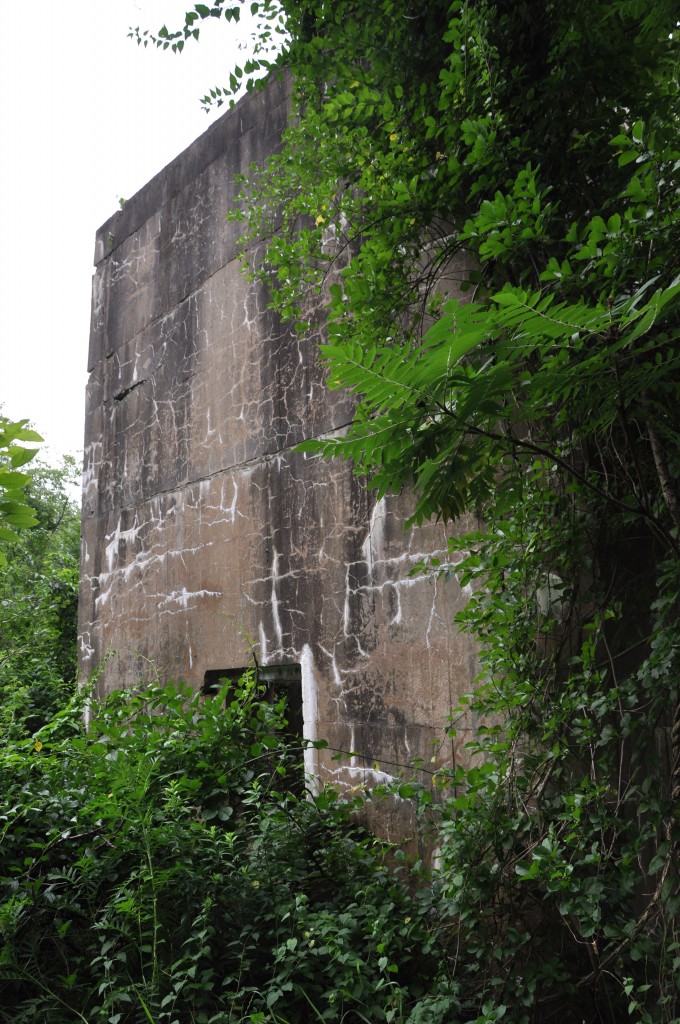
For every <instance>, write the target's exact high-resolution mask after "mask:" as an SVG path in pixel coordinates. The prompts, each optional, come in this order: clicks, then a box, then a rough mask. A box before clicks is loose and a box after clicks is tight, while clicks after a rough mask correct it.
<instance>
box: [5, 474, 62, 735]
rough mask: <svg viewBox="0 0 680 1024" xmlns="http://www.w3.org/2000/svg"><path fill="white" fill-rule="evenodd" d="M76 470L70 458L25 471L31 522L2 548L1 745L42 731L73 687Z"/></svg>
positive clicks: (26, 493)
mask: <svg viewBox="0 0 680 1024" xmlns="http://www.w3.org/2000/svg"><path fill="white" fill-rule="evenodd" d="M78 476H79V474H78V473H77V470H76V466H75V462H74V460H73V459H71V458H67V459H66V460H65V462H64V465H63V466H62V467H61V468H48V467H46V466H42V465H38V466H36V467H35V468H34V469H33V471H32V473H31V474H30V476H29V475H28V474H26V483H25V485H24V496H25V500H26V502H28V503H29V505H30V514H31V517H32V526H31V528H30V529H27V530H23V529H22V530H21V532H20V533H19V534H18V535H16V536H15V537H14V539H13V541H12V543H10V544H8V545H7V546H6V548H5V563H4V564H3V565H2V566H1V567H0V611H1V614H0V743H2V742H4V741H5V740H6V739H8V738H10V737H12V738H19V737H21V736H27V735H29V736H30V735H31V733H33V732H35V731H36V730H37V729H40V728H41V726H43V725H44V724H45V723H46V722H47V721H49V719H50V718H51V717H52V715H53V714H55V713H56V712H57V711H58V710H59V709H60V708H61V707H63V706H64V704H65V703H66V702H67V701H68V698H69V696H70V695H71V693H72V692H73V688H74V686H75V681H76V633H77V616H78V562H79V554H80V515H79V512H78V509H77V507H76V505H75V502H74V501H73V499H72V497H71V493H70V491H71V488H72V487H73V485H74V483H75V482H76V479H77V477H78Z"/></svg>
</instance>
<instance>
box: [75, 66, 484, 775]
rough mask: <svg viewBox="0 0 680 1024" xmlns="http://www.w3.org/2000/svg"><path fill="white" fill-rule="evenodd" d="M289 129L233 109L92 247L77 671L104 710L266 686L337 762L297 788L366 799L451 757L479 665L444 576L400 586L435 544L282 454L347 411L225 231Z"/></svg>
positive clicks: (350, 484)
mask: <svg viewBox="0 0 680 1024" xmlns="http://www.w3.org/2000/svg"><path fill="white" fill-rule="evenodd" d="M287 116H288V85H287V82H286V80H285V79H283V80H275V81H272V82H271V83H270V85H269V86H268V88H267V89H266V90H264V91H261V92H257V93H255V94H251V95H249V96H247V97H245V98H244V99H243V100H241V101H240V102H239V103H238V104H237V105H236V106H235V107H234V108H233V109H232V110H230V111H229V112H228V113H226V114H225V115H224V116H223V117H222V118H221V120H219V121H217V122H216V123H215V124H213V126H212V127H211V128H210V129H209V130H208V131H207V132H206V133H205V134H204V135H202V136H201V137H200V138H199V139H197V140H196V142H195V143H194V144H193V145H192V146H190V147H189V149H187V150H186V151H185V152H184V153H182V154H181V155H180V156H179V157H178V158H177V159H176V160H174V161H173V162H172V163H171V164H169V165H168V166H167V167H165V168H164V169H163V170H162V171H161V172H160V174H158V175H157V176H156V177H155V178H154V179H153V180H152V181H151V182H149V183H148V185H146V186H145V187H144V188H143V189H142V190H141V191H140V192H139V193H138V194H137V195H136V196H134V197H133V198H132V199H131V200H129V201H128V202H127V203H126V204H125V206H124V208H123V209H122V210H121V211H119V212H117V213H116V214H115V215H114V216H113V217H112V218H111V219H110V220H109V221H108V222H107V223H106V224H105V225H104V226H103V227H102V228H101V229H100V231H99V232H98V234H97V239H96V253H95V263H96V274H95V277H94V284H93V301H92V329H91V340H90V353H89V372H90V379H89V384H88V389H87V417H86V428H85V434H86V436H85V467H84V484H83V557H82V575H81V595H80V596H81V600H80V669H81V675H82V677H83V678H87V677H89V676H90V675H92V673H93V672H95V671H96V672H97V673H98V675H97V680H98V681H97V686H98V687H99V689H100V691H101V692H105V691H107V690H109V689H111V688H112V687H119V686H135V685H138V684H139V683H140V682H144V681H148V680H149V679H162V680H167V679H170V678H172V679H176V680H178V679H183V680H187V681H189V682H190V683H191V684H192V685H193V686H195V687H197V688H200V687H203V686H205V685H207V683H209V682H210V680H213V679H214V678H217V677H218V676H219V675H220V674H221V673H224V672H227V671H228V672H230V673H232V674H233V673H234V672H236V671H237V670H238V669H241V668H245V667H247V666H248V665H251V664H256V665H257V666H259V668H260V669H261V670H262V671H263V673H264V675H265V676H267V671H266V670H269V676H268V678H274V677H276V672H278V673H279V675H278V678H279V680H280V681H282V683H283V684H285V685H288V686H289V687H290V688H291V690H290V692H291V699H292V700H296V699H299V701H300V704H301V707H300V709H299V713H300V728H301V729H302V730H303V731H304V733H305V735H307V736H308V737H311V738H325V739H326V740H328V742H329V744H330V746H331V747H332V748H338V749H342V750H346V751H352V752H354V755H355V756H352V757H350V758H347V759H344V760H343V761H333V760H331V757H330V754H329V753H328V752H323V751H318V752H314V753H313V754H312V753H310V754H309V755H308V764H307V767H308V769H309V771H310V772H314V773H317V772H320V773H321V774H325V775H326V776H330V775H334V776H336V777H341V778H342V779H343V780H344V781H345V782H347V783H350V784H351V783H364V782H370V781H375V780H376V779H381V778H384V777H386V776H387V775H390V774H393V773H394V772H395V770H396V769H397V767H398V766H399V765H402V764H406V763H408V762H410V761H412V760H413V759H414V758H422V759H423V760H424V762H425V763H426V764H428V765H430V764H431V763H432V761H431V759H432V758H433V756H434V757H436V758H437V759H438V760H446V761H450V760H451V758H452V757H454V756H456V754H457V751H455V750H454V749H453V747H452V741H451V740H450V739H449V740H444V735H445V726H446V722H447V718H448V716H449V713H450V710H451V708H452V706H453V705H454V704H455V702H456V700H457V698H458V696H459V695H460V693H462V692H463V691H464V690H465V689H467V687H468V685H469V682H470V679H471V675H472V673H473V669H474V652H473V650H472V648H471V645H470V641H469V640H467V639H466V638H465V637H461V636H460V635H458V634H457V632H456V631H455V629H454V628H452V626H451V623H452V620H453V617H454V615H455V613H456V610H457V609H458V608H459V607H460V604H461V602H462V601H463V600H464V595H463V594H462V593H461V591H460V588H459V586H458V583H457V582H456V579H455V577H454V576H451V577H450V578H447V579H445V578H443V577H439V578H438V577H436V576H433V575H430V576H426V575H422V574H419V575H410V572H411V570H412V569H413V567H414V566H415V565H416V564H417V563H419V562H421V561H422V560H423V559H425V558H426V557H427V556H428V555H429V554H437V555H439V556H443V555H445V552H446V538H447V531H446V530H445V528H444V527H443V526H441V525H428V526H426V527H423V528H419V529H418V528H416V529H410V530H407V531H404V526H403V523H404V521H405V519H406V518H407V517H408V514H409V510H410V503H409V498H408V496H407V495H406V496H401V497H399V498H394V497H388V498H386V499H382V500H377V499H376V497H375V495H374V494H372V493H371V492H370V491H369V490H367V488H366V487H365V486H364V484H363V483H362V481H361V480H359V479H358V478H357V477H356V476H354V475H353V474H352V471H351V467H350V466H349V465H347V464H345V463H328V462H325V461H323V460H322V459H320V458H318V457H310V456H306V455H303V454H301V453H298V452H296V451H295V450H294V449H295V446H296V445H297V444H298V443H299V442H300V441H302V440H304V439H306V438H309V437H318V436H325V435H329V434H332V433H334V432H337V431H341V430H342V429H343V426H344V425H345V424H347V422H348V420H349V419H350V417H351V414H352V407H351V403H350V401H349V399H348V398H347V397H346V396H342V395H339V394H338V393H337V392H335V393H329V392H328V391H327V390H326V388H325V387H324V372H323V367H322V366H321V365H320V362H319V358H318V353H317V346H316V341H315V340H311V341H310V340H302V339H300V338H299V337H298V336H297V335H296V334H295V333H294V332H291V331H290V330H289V329H288V328H287V327H285V326H283V325H282V324H281V323H280V322H279V320H278V319H277V317H276V316H275V315H274V314H273V313H272V312H271V311H270V310H268V308H267V295H266V294H265V292H264V289H263V286H262V285H260V284H258V285H254V284H252V283H249V282H248V281H247V279H246V277H245V276H244V274H243V272H242V269H241V265H240V261H239V259H238V256H237V247H238V236H239V227H238V225H237V224H234V223H231V222H229V221H228V220H227V214H228V212H229V210H230V209H233V206H234V203H235V201H236V194H237V191H238V184H237V182H236V181H235V176H236V175H237V174H239V173H242V172H245V171H247V170H248V168H249V166H250V165H251V163H252V162H255V163H261V162H262V161H264V160H266V158H267V155H268V154H269V153H271V152H272V151H273V150H274V148H275V147H276V146H277V145H278V143H279V141H280V137H281V132H282V130H283V128H284V126H285V124H286V120H287ZM296 685H298V686H299V698H296V696H295V686H296ZM464 740H465V734H464V733H463V734H460V739H459V740H456V742H464ZM442 741H444V742H443V746H440V745H439V744H441V742H442ZM359 755H360V756H359ZM435 763H436V762H435Z"/></svg>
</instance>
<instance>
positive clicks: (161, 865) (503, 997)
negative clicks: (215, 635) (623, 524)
mask: <svg viewBox="0 0 680 1024" xmlns="http://www.w3.org/2000/svg"><path fill="white" fill-rule="evenodd" d="M478 613H479V609H477V612H474V613H472V614H473V617H474V615H475V614H478ZM592 639H593V644H594V643H595V639H596V638H594V637H593V638H592ZM592 649H594V648H593V645H591V647H590V650H592ZM654 667H655V666H654V664H653V663H652V662H650V664H649V665H648V666H647V667H646V669H645V671H644V672H641V673H640V677H639V683H638V687H639V691H640V692H639V693H638V694H633V692H632V686H628V687H626V688H624V689H623V691H622V692H621V693H620V694H618V695H614V696H606V695H605V696H603V695H602V694H601V693H600V691H599V687H598V682H599V677H598V675H597V671H596V670H595V668H594V666H593V664H592V662H591V661H590V660H589V650H588V649H586V650H584V652H583V653H582V656H581V658H580V660H579V676H580V678H581V679H582V680H584V679H586V678H590V680H591V683H592V691H593V695H594V697H595V694H597V695H598V696H597V704H596V706H597V707H598V708H599V709H600V711H599V716H600V718H599V721H598V718H597V715H596V714H595V713H594V712H593V709H592V706H591V708H589V709H586V708H585V707H584V706H582V704H581V701H582V698H581V697H579V698H578V700H576V704H577V706H574V701H575V699H576V697H575V695H576V694H577V692H578V693H583V690H584V686H583V685H581V687H580V689H578V688H577V687H576V685H575V684H572V686H571V687H569V688H567V689H566V690H565V693H564V698H563V700H564V705H565V711H566V712H567V713H568V716H569V717H570V718H571V719H572V720H573V730H572V734H571V736H567V735H565V728H564V724H563V723H562V724H560V723H558V722H549V721H541V720H540V718H539V716H538V715H536V716H534V714H533V712H534V710H535V709H534V707H533V706H532V702H531V700H529V699H525V700H520V699H519V698H518V689H517V686H516V682H515V683H513V682H511V681H508V682H507V683H505V684H504V686H503V688H494V689H489V688H488V689H486V690H484V691H480V692H479V693H478V694H477V696H476V697H475V698H474V699H473V703H474V705H475V707H476V708H478V709H479V710H481V711H482V713H484V714H488V713H489V711H490V710H491V709H492V708H493V706H494V704H498V703H500V704H501V706H503V707H504V706H505V703H506V702H507V699H508V696H509V694H512V695H513V699H514V701H515V703H516V704H517V705H521V708H520V710H519V711H518V718H517V719H516V720H515V719H513V720H512V722H511V725H510V727H508V728H506V729H504V730H503V731H502V732H501V731H500V730H499V729H496V728H493V727H490V728H489V730H488V732H487V734H486V736H484V734H482V738H481V740H480V745H481V747H482V748H483V749H484V755H485V760H484V761H483V762H482V763H480V764H479V765H478V767H476V768H471V769H468V770H467V771H463V770H462V769H460V770H458V771H453V772H452V773H450V774H445V775H444V776H442V777H440V778H439V779H438V780H435V781H434V789H420V790H418V789H417V788H416V787H415V786H410V785H408V784H404V783H403V782H402V783H400V784H399V785H398V786H397V787H396V792H397V793H399V794H400V795H399V796H397V795H395V793H392V794H391V795H389V794H388V793H385V794H384V797H383V798H387V799H408V800H415V801H416V802H417V805H418V807H419V809H420V812H421V820H422V836H423V837H427V838H428V839H429V841H430V842H433V843H435V844H436V847H437V854H438V862H439V863H438V867H437V868H436V869H435V870H434V871H433V873H432V875H431V876H429V877H428V876H426V875H425V873H424V871H423V869H422V865H421V866H420V867H419V868H418V865H415V866H414V865H410V866H409V865H408V864H407V862H406V860H405V858H404V857H403V856H402V855H401V854H400V852H399V851H398V850H396V849H390V848H389V847H388V846H386V844H384V843H383V842H381V841H380V840H378V839H376V838H375V837H373V836H371V835H370V834H368V833H367V832H366V831H365V829H363V828H362V827H361V826H360V825H359V824H358V823H357V817H356V815H357V812H359V811H360V805H361V803H362V800H363V799H370V798H371V797H370V795H369V794H364V796H363V797H362V799H359V798H356V799H354V800H353V801H351V802H350V803H343V802H342V801H341V800H340V799H339V798H338V796H337V794H336V793H334V792H333V790H324V791H323V792H321V793H320V794H318V795H316V796H315V797H311V796H296V795H294V793H295V790H299V780H300V756H301V751H300V749H299V748H294V747H292V746H291V745H290V743H291V741H290V739H289V738H286V731H285V708H284V706H283V703H279V704H277V705H271V704H270V703H268V702H267V701H266V700H264V699H263V698H262V697H260V695H259V693H258V689H257V686H256V684H255V682H254V681H253V679H249V678H246V679H244V680H243V681H242V682H241V684H240V685H239V687H238V688H236V689H232V690H229V689H228V688H225V689H224V690H223V691H222V692H221V693H220V694H219V695H217V696H215V697H208V698H203V697H200V696H197V695H195V694H192V693H190V692H189V691H188V690H186V689H183V688H182V687H175V686H168V687H165V688H159V687H150V688H149V689H147V690H145V691H144V692H142V693H139V694H138V695H132V694H130V693H129V692H124V691H123V692H119V693H114V694H112V695H111V696H110V697H107V698H106V699H105V700H103V701H101V702H100V703H99V704H93V705H92V706H91V708H90V715H91V721H90V726H89V730H88V731H87V732H86V731H85V730H84V728H83V724H82V712H83V704H84V698H81V699H78V700H76V699H74V700H73V701H72V702H71V704H70V705H69V706H68V707H67V708H66V709H65V710H63V711H62V712H61V713H59V714H58V715H56V716H55V718H54V719H53V721H52V722H51V723H50V724H49V725H47V726H45V727H44V728H43V729H42V730H40V731H39V732H38V733H36V735H35V737H33V738H32V739H31V740H22V741H15V742H12V743H8V744H7V745H6V746H5V747H4V749H3V751H2V753H1V754H0V787H1V789H2V792H3V795H4V798H5V807H4V809H3V811H2V813H1V814H0V936H1V942H2V945H1V952H0V1020H2V1021H6V1022H12V1024H15V1022H16V1024H24V1022H25V1024H28V1022H29V1021H30V1022H31V1024H34V1022H35V1021H49V1022H50V1024H67V1022H68V1024H70V1022H71V1021H74V1020H79V1021H83V1022H88V1024H143V1022H146V1024H149V1022H153V1024H174V1022H177V1024H188V1022H195V1024H293V1022H295V1024H308V1022H309V1024H311V1022H317V1021H327V1022H338V1024H340V1022H346V1024H359V1022H369V1024H379V1022H382V1021H385V1022H397V1024H405V1022H409V1024H490V1022H493V1021H498V1020H501V1019H504V1020H511V1021H513V1022H518V1024H520V1022H528V1021H534V1020H550V1019H553V1018H555V1017H556V1018H558V1019H559V1020H561V1021H566V1022H570V1024H571V1022H573V1024H577V1022H578V1024H582V1022H584V1021H587V1022H591V1021H592V1022H596V1021H612V1022H614V1021H620V1020H623V1019H629V1020H632V1021H635V1022H640V1024H641V1022H652V1021H670V1020H674V1019H676V1018H677V1011H676V1007H677V988H676V986H677V976H678V971H677V965H678V957H679V955H680V954H679V951H678V948H677V944H676V943H674V938H673V935H674V932H673V928H674V924H673V922H674V920H675V918H676V917H677V898H678V897H677V888H676V887H675V885H672V886H670V887H669V885H667V882H668V881H670V877H671V876H670V868H669V855H668V847H666V854H664V852H663V850H661V849H659V847H658V843H657V840H658V839H659V835H658V833H659V830H663V822H664V814H665V809H666V808H665V804H664V800H663V798H662V796H661V794H660V792H659V789H660V787H659V786H657V785H655V784H654V782H653V780H651V779H650V775H649V772H648V771H647V772H646V773H645V771H644V770H641V771H640V773H639V774H637V775H636V770H637V768H636V765H635V761H634V758H631V760H630V765H629V766H627V767H626V769H625V771H626V780H627V781H626V784H625V788H624V789H622V790H620V791H619V793H618V798H616V797H615V794H614V792H613V790H612V778H613V777H615V775H616V771H617V770H620V763H619V761H618V758H619V755H620V752H621V742H622V739H621V738H622V735H628V734H630V735H632V736H634V737H635V740H636V742H638V743H640V745H641V749H642V750H647V737H646V736H645V735H644V722H642V723H640V722H638V723H636V722H635V721H628V722H627V723H626V722H624V721H623V720H622V719H621V717H619V716H621V715H623V717H624V718H625V717H626V714H627V715H628V718H629V719H634V718H635V712H634V707H633V705H634V703H635V702H636V701H638V700H639V699H640V695H641V694H646V695H647V699H649V700H651V701H653V700H654V695H653V690H654V686H653V682H652V681H653V678H654ZM593 703H594V700H593ZM526 715H529V716H531V717H532V718H533V719H534V724H533V725H532V726H527V723H526V722H525V721H523V718H524V717H525V716H526ZM603 723H607V724H608V725H609V729H608V730H607V729H606V728H603ZM520 725H521V726H522V729H521V731H520V728H519V727H520ZM577 734H580V735H581V737H582V738H581V741H580V744H577V743H575V742H574V740H575V737H576V735H577ZM520 735H521V736H522V740H521V743H520V742H519V741H518V737H519V736H520ZM527 737H530V738H531V739H530V740H527ZM566 740H571V743H570V745H569V746H567V742H566ZM594 748H602V749H603V753H604V756H605V757H606V759H607V764H608V766H609V774H603V775H602V777H601V778H599V779H598V778H596V777H594V776H593V774H592V772H591V768H592V764H591V761H590V758H591V756H592V752H593V749H594ZM513 759H514V760H515V761H516V762H518V763H516V764H514V765H513V764H512V761H513ZM520 760H521V762H522V763H521V764H520V763H519V762H520ZM641 760H642V761H645V760H646V759H645V758H643V759H641ZM598 763H599V764H600V763H604V760H603V758H602V757H599V758H598ZM638 767H640V768H641V767H642V766H638ZM539 782H540V785H539V784H538V783H539ZM563 783H564V784H563ZM435 793H436V799H435V797H434V794H435ZM373 798H374V799H377V798H378V797H377V796H374V797H373ZM617 799H618V803H617ZM653 851H655V852H653ZM652 856H653V862H652V860H650V857H652ZM644 880H646V881H644ZM641 881H643V884H642V885H641ZM598 958H599V959H598Z"/></svg>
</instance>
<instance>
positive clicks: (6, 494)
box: [0, 416, 42, 567]
mask: <svg viewBox="0 0 680 1024" xmlns="http://www.w3.org/2000/svg"><path fill="white" fill-rule="evenodd" d="M27 423H28V420H19V421H18V422H17V423H13V422H12V421H11V420H8V419H7V417H6V416H0V545H2V546H3V547H4V546H5V545H6V544H8V543H9V544H12V543H13V542H14V541H16V539H17V533H16V531H17V530H24V529H26V528H27V527H29V526H35V524H36V522H37V520H36V518H35V516H34V515H33V512H32V510H31V508H30V505H28V504H27V502H26V497H25V493H24V492H25V489H26V485H27V484H28V483H29V481H30V479H31V477H30V475H29V474H28V473H22V472H21V467H23V466H25V465H26V464H27V463H28V462H30V461H31V459H33V458H34V457H35V455H36V452H37V449H35V448H27V447H26V442H28V443H31V442H35V441H42V437H41V436H40V434H38V433H36V431H35V430H31V429H30V428H29V427H27V426H26V424H27ZM4 564H5V554H4V551H2V550H0V567H1V566H3V565H4Z"/></svg>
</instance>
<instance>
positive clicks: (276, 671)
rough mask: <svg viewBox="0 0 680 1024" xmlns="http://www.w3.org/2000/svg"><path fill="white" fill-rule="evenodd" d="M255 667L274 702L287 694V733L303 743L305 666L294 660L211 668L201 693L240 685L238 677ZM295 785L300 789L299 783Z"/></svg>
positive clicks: (301, 782)
mask: <svg viewBox="0 0 680 1024" xmlns="http://www.w3.org/2000/svg"><path fill="white" fill-rule="evenodd" d="M253 668H254V670H255V678H256V680H257V682H258V683H259V684H260V686H262V687H264V696H265V699H266V700H267V701H269V703H270V704H275V703H277V702H278V701H279V700H281V698H282V697H285V698H286V719H287V722H288V725H287V726H286V730H285V734H286V736H287V738H288V739H289V740H290V741H291V742H292V743H293V744H294V745H295V744H298V743H299V744H300V745H302V736H303V725H304V718H303V709H302V666H301V665H300V664H298V663H295V662H291V663H289V664H287V665H255V666H252V665H251V666H250V667H249V668H245V667H244V668H210V669H208V670H207V671H206V673H205V675H204V676H203V686H202V687H201V694H202V695H203V696H204V697H209V696H210V695H211V694H215V693H219V691H220V689H221V688H222V687H223V686H224V683H225V682H228V683H229V684H230V686H234V687H235V686H236V685H237V684H238V681H239V680H240V679H241V678H242V677H243V676H244V675H245V674H246V672H249V671H252V670H253ZM302 762H303V758H302V749H301V750H300V780H299V788H300V789H302V787H303V784H304V767H303V763H302ZM291 788H294V789H295V791H297V789H298V786H297V784H296V786H295V787H291Z"/></svg>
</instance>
